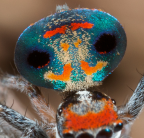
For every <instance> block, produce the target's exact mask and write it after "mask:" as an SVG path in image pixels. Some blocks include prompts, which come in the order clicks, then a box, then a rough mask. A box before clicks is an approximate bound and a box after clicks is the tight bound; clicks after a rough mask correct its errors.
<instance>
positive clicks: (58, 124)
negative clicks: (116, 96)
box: [0, 5, 144, 138]
mask: <svg viewBox="0 0 144 138" xmlns="http://www.w3.org/2000/svg"><path fill="white" fill-rule="evenodd" d="M125 49H126V35H125V32H124V29H123V27H122V26H121V24H120V23H119V21H118V20H117V19H116V18H115V17H113V16H111V15H110V14H108V13H106V12H103V11H101V10H96V9H92V10H91V9H73V10H70V9H69V8H68V7H67V5H64V6H62V7H61V6H58V7H57V13H55V14H54V15H50V16H48V17H46V18H44V19H42V20H40V21H38V22H36V23H34V24H31V25H30V26H29V27H28V28H27V29H25V30H24V32H23V33H22V34H21V35H20V37H19V39H18V42H17V45H16V49H15V63H16V66H17V68H18V71H19V72H20V74H21V75H22V76H23V77H24V78H26V79H27V80H28V81H30V82H31V83H30V82H28V81H27V80H25V79H24V78H22V77H20V76H11V75H5V76H4V75H3V76H1V79H0V80H1V81H0V84H1V86H5V87H8V88H15V89H19V90H20V91H21V92H25V93H26V94H27V95H28V96H29V98H30V100H31V103H32V105H33V107H34V109H35V110H36V111H37V113H38V114H39V116H40V118H41V120H42V123H40V124H39V123H38V122H35V121H32V120H30V119H28V118H26V117H25V116H22V115H20V114H19V113H17V112H16V111H14V110H12V109H11V108H8V107H7V106H5V105H3V104H2V102H1V105H0V121H1V120H2V121H3V122H4V123H6V127H7V128H6V127H4V126H5V125H4V123H3V122H2V125H1V127H2V129H3V130H4V129H8V130H11V129H12V128H13V129H14V130H13V131H12V132H15V133H18V134H19V137H22V138H48V137H49V138H126V137H127V136H128V128H130V125H131V124H132V123H131V122H132V121H133V120H134V119H135V118H136V117H137V115H138V113H139V112H140V111H141V109H142V107H143V104H144V94H143V93H144V90H143V80H144V78H142V79H141V81H140V83H139V85H138V87H137V89H136V90H135V91H134V94H133V95H132V97H131V98H130V100H129V101H128V103H127V104H125V105H123V106H119V107H117V106H116V102H115V101H114V100H113V99H111V98H110V97H109V96H107V95H106V94H104V93H102V92H98V91H96V89H95V88H94V86H98V85H99V84H101V81H102V80H103V79H104V78H106V77H107V76H108V74H110V73H111V72H112V71H113V70H114V69H115V68H116V67H117V66H118V64H119V62H120V61H121V59H122V57H123V56H124V53H125ZM36 85H37V86H42V87H46V88H52V89H55V90H59V92H61V95H63V96H64V95H66V96H64V98H63V101H62V102H61V103H60V105H59V107H58V110H57V113H55V112H54V111H53V110H52V108H51V107H50V105H49V104H47V102H46V100H45V99H44V97H43V96H42V93H41V91H40V90H39V89H38V87H37V86H36ZM91 87H93V89H94V91H92V90H90V89H91ZM66 93H68V94H66ZM55 116H56V117H55ZM6 134H7V133H6ZM8 136H9V137H11V136H10V135H9V134H8Z"/></svg>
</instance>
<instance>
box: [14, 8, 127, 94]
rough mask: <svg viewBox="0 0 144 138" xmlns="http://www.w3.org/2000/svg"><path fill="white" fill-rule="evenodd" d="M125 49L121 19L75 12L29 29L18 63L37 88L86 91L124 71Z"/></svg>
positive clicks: (57, 15)
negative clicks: (117, 70)
mask: <svg viewBox="0 0 144 138" xmlns="http://www.w3.org/2000/svg"><path fill="white" fill-rule="evenodd" d="M60 11H61V10H60ZM125 49H126V35H125V32H124V29H123V27H122V26H121V24H120V23H119V22H118V20H117V19H116V18H115V17H113V16H111V15H110V14H108V13H106V12H103V11H100V10H96V9H94V10H90V9H73V10H67V11H61V12H58V13H55V14H53V15H50V16H48V17H46V18H43V19H41V20H40V21H38V22H36V23H34V24H32V25H31V26H29V27H28V28H27V29H25V30H24V32H23V33H22V34H21V35H20V37H19V39H18V42H17V45H16V49H15V63H16V66H17V68H18V71H19V72H20V73H21V75H22V76H24V77H25V78H26V79H27V80H29V81H30V82H31V83H33V84H35V85H38V86H42V87H46V88H52V89H57V90H62V91H73V90H82V89H86V88H89V87H92V86H96V85H99V84H100V82H101V81H102V80H103V79H104V78H105V77H106V76H107V75H109V73H111V72H112V71H113V70H114V69H115V68H116V67H117V66H118V64H119V62H120V61H121V59H122V57H123V55H124V53H125ZM37 52H39V54H37ZM42 53H45V56H43V57H42V56H41V55H42ZM29 55H34V56H33V57H31V58H28V57H29ZM48 56H49V58H47V57H48ZM39 59H40V60H42V62H41V63H39V62H40V61H39ZM46 59H47V60H46ZM31 61H33V63H31ZM38 64H40V65H38Z"/></svg>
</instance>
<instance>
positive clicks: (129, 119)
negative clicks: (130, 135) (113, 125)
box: [118, 76, 144, 132]
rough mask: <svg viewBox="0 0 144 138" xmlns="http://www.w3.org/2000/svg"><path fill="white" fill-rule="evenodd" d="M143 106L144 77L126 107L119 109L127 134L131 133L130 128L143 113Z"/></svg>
mask: <svg viewBox="0 0 144 138" xmlns="http://www.w3.org/2000/svg"><path fill="white" fill-rule="evenodd" d="M143 105H144V76H143V77H142V79H141V80H140V82H139V83H138V86H137V88H136V89H135V91H134V93H133V95H132V96H131V98H130V99H129V101H128V102H127V103H126V104H125V105H122V106H119V107H118V116H119V118H120V119H122V120H123V121H124V128H125V130H126V131H127V132H128V131H130V126H131V125H132V123H133V121H134V120H135V119H136V118H137V116H138V115H139V114H140V112H141V111H142V109H143ZM128 129H129V130H128ZM125 130H124V131H125Z"/></svg>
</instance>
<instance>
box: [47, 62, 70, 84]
mask: <svg viewBox="0 0 144 138" xmlns="http://www.w3.org/2000/svg"><path fill="white" fill-rule="evenodd" d="M63 70H64V71H63V74H61V75H55V74H54V73H49V74H48V75H47V76H46V78H48V79H51V80H61V81H68V80H69V79H70V75H71V71H72V67H71V64H70V63H69V64H66V65H64V67H63Z"/></svg>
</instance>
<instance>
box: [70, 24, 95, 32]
mask: <svg viewBox="0 0 144 138" xmlns="http://www.w3.org/2000/svg"><path fill="white" fill-rule="evenodd" d="M93 26H94V24H92V23H88V22H85V23H71V27H72V28H71V30H72V31H74V30H76V29H78V28H85V29H91V28H92V27H93Z"/></svg>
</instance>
